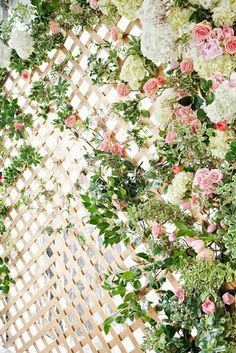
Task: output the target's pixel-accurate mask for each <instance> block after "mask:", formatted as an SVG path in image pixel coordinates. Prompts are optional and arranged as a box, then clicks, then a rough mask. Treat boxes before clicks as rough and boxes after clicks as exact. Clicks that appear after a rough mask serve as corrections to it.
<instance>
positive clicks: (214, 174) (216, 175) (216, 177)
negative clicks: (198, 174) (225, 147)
mask: <svg viewBox="0 0 236 353" xmlns="http://www.w3.org/2000/svg"><path fill="white" fill-rule="evenodd" d="M209 178H210V180H211V182H212V183H214V184H219V182H220V181H221V180H222V179H223V174H222V173H221V171H220V170H218V169H212V170H210V172H209Z"/></svg>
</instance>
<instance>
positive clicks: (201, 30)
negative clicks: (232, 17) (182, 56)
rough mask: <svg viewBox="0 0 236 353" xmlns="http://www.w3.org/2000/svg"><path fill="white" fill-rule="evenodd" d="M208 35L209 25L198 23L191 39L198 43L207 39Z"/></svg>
mask: <svg viewBox="0 0 236 353" xmlns="http://www.w3.org/2000/svg"><path fill="white" fill-rule="evenodd" d="M210 33H211V24H210V23H209V22H207V21H203V22H201V23H198V24H197V25H196V26H195V27H194V29H193V31H192V35H193V38H194V39H195V40H196V41H198V42H199V41H204V40H205V39H207V38H208V37H209V36H210Z"/></svg>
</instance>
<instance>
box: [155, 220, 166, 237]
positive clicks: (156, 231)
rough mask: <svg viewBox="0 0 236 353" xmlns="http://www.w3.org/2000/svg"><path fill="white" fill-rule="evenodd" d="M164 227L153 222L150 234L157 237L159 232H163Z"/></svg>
mask: <svg viewBox="0 0 236 353" xmlns="http://www.w3.org/2000/svg"><path fill="white" fill-rule="evenodd" d="M165 231H166V229H165V227H163V226H162V225H161V224H159V223H154V224H153V226H152V235H154V236H155V237H159V236H160V235H161V234H163V233H165Z"/></svg>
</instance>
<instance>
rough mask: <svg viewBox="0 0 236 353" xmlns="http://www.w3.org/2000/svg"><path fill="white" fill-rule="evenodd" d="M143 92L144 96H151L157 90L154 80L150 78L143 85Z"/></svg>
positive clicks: (156, 83) (155, 80)
mask: <svg viewBox="0 0 236 353" xmlns="http://www.w3.org/2000/svg"><path fill="white" fill-rule="evenodd" d="M143 90H144V92H145V93H146V94H150V95H153V94H155V93H156V92H157V90H158V82H157V79H156V78H151V79H150V80H148V81H147V82H145V84H144V85H143Z"/></svg>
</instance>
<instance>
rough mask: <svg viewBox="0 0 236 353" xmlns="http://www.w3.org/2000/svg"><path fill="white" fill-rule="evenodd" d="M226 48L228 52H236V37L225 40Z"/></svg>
mask: <svg viewBox="0 0 236 353" xmlns="http://www.w3.org/2000/svg"><path fill="white" fill-rule="evenodd" d="M224 46H225V50H226V51H227V53H228V54H231V55H233V54H235V53H236V37H235V36H233V37H229V38H226V39H225V40H224Z"/></svg>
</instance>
